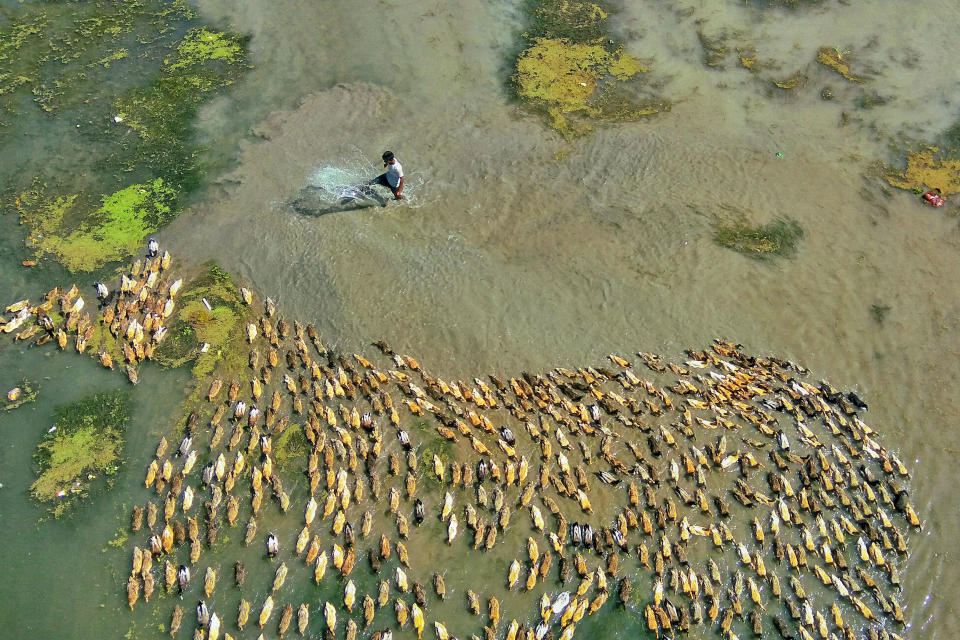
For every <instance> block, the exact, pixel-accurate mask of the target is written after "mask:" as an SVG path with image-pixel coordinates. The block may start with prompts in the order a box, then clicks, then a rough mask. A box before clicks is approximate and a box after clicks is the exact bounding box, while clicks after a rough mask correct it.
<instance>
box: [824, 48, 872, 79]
mask: <svg viewBox="0 0 960 640" xmlns="http://www.w3.org/2000/svg"><path fill="white" fill-rule="evenodd" d="M847 53H848V52H845V51H841V50H840V49H839V48H837V47H820V49H819V50H818V51H817V62H819V63H820V64H822V65H823V66H825V67H827V68H829V69H833V70H834V71H836V72H837V73H839V74H840V75H841V76H843V77H844V78H846V79H847V80H849V81H850V82H855V83H857V84H862V83H863V82H865V81H866V79H865V78H863V77H861V76H857V75H854V74H853V72H852V71H851V70H850V65H849V63H848V62H847V59H846V58H847Z"/></svg>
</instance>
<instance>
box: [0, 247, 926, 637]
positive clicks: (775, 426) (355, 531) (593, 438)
mask: <svg viewBox="0 0 960 640" xmlns="http://www.w3.org/2000/svg"><path fill="white" fill-rule="evenodd" d="M169 266H170V257H169V254H167V253H166V252H164V253H163V254H160V253H159V251H158V249H157V247H155V246H152V247H151V251H150V256H149V257H148V258H147V259H146V261H145V262H140V261H138V263H137V264H136V265H134V268H133V269H132V270H131V271H130V272H129V273H127V274H124V275H123V276H122V278H121V282H120V286H119V287H118V288H117V291H116V292H114V293H111V291H110V289H109V288H108V287H107V286H106V285H102V288H100V287H98V297H99V298H100V299H101V307H100V309H99V312H98V314H97V316H96V317H95V318H92V317H91V316H90V315H89V311H88V309H89V308H90V307H88V306H85V305H84V304H83V298H82V296H81V295H80V294H79V292H78V291H77V288H76V287H75V286H74V287H71V288H70V289H69V290H66V291H63V290H61V289H59V288H58V289H54V290H53V291H51V292H50V293H49V294H47V295H46V296H45V297H44V300H43V302H41V303H40V304H37V305H31V304H30V303H29V302H28V301H21V302H19V303H15V304H13V305H11V306H9V307H7V313H8V316H9V317H6V318H5V319H4V320H3V324H2V325H0V328H2V331H4V332H6V333H11V332H15V331H17V332H18V333H17V334H16V337H17V339H32V338H34V337H36V336H37V334H39V336H40V337H39V339H37V340H36V342H37V343H38V344H40V343H43V342H47V341H56V342H57V343H58V344H59V346H60V348H61V349H67V348H69V347H70V344H72V345H73V347H74V348H75V349H76V350H77V351H79V352H83V351H84V350H85V348H86V346H87V342H88V341H89V340H91V338H92V337H93V336H94V328H95V327H96V326H97V325H102V326H104V327H106V328H108V330H109V332H110V334H111V335H112V336H113V338H114V339H115V340H117V341H118V342H119V343H120V344H121V345H122V351H123V353H124V354H125V359H126V360H127V362H126V371H127V375H128V377H129V378H130V380H131V382H134V383H136V382H137V380H138V377H139V374H138V369H137V366H138V363H140V362H141V361H142V360H144V359H149V358H150V357H151V355H152V352H153V349H155V348H156V346H157V345H158V344H159V343H160V342H161V341H162V340H163V338H164V335H165V332H166V324H167V322H168V321H170V320H171V319H172V317H174V313H175V301H176V298H177V293H178V290H179V289H180V288H181V286H182V280H180V279H174V278H173V277H172V276H171V273H170V271H169ZM240 294H241V297H242V299H243V301H244V303H245V304H246V305H247V306H248V313H249V317H248V319H247V322H245V325H246V326H245V336H244V337H245V342H246V344H247V347H248V349H249V354H248V360H247V362H248V364H249V367H248V368H246V369H245V370H244V371H236V370H233V371H228V370H217V371H215V372H214V373H213V374H212V375H211V379H208V380H204V381H199V382H198V384H201V385H202V388H203V389H205V390H206V393H205V394H203V397H204V398H205V400H206V401H205V402H204V403H203V404H202V406H199V407H197V408H196V409H195V410H193V411H192V412H190V413H189V415H188V416H187V417H186V420H185V422H184V423H183V424H184V425H185V426H184V429H183V431H182V433H179V434H177V435H173V433H172V432H171V433H170V434H168V435H169V436H170V437H171V439H173V440H174V442H175V444H172V445H171V444H169V443H168V440H167V438H166V437H164V438H162V439H161V440H160V442H159V444H158V446H157V449H156V456H155V458H154V459H153V460H152V461H151V462H150V464H149V466H148V468H147V469H146V474H145V481H144V484H145V486H146V487H147V488H148V489H149V490H150V492H151V495H155V498H151V499H148V500H146V502H145V503H144V504H142V505H138V506H136V507H134V509H133V513H132V522H131V526H132V531H133V532H134V535H133V536H131V540H132V541H133V547H132V567H131V571H130V574H129V577H128V579H127V582H126V594H127V600H128V604H129V606H130V608H131V609H133V608H134V607H135V606H137V605H138V603H140V602H141V601H142V602H143V603H150V602H151V598H152V597H153V595H154V593H155V592H156V591H157V589H158V588H162V589H164V590H165V591H166V592H167V593H171V594H184V593H187V592H189V593H188V595H190V594H195V593H196V591H197V590H198V586H197V584H195V583H198V582H199V583H201V585H202V586H200V587H199V589H200V590H202V597H203V599H201V600H200V601H199V602H198V603H197V604H196V606H195V607H194V606H192V605H191V606H190V607H188V610H189V613H185V610H184V608H183V606H181V604H176V605H175V606H174V607H173V610H172V613H171V614H170V615H171V618H170V622H169V625H168V627H167V629H168V630H169V633H170V636H171V637H177V635H178V633H180V632H181V628H182V627H183V626H184V624H185V623H186V624H187V626H189V627H192V629H193V631H192V633H193V637H195V638H207V639H209V640H217V639H218V638H220V637H221V636H222V637H224V638H231V637H235V636H242V635H245V634H246V633H248V632H249V631H248V627H253V626H256V629H254V631H253V633H254V634H255V635H256V634H259V637H261V638H266V637H270V636H273V635H274V632H276V634H277V635H278V636H279V637H281V638H283V637H284V636H285V634H287V633H289V632H290V627H291V626H292V625H294V624H295V625H296V631H297V632H299V634H301V635H309V634H318V633H320V634H322V635H323V636H325V637H328V638H333V637H345V638H347V639H348V640H353V639H354V638H357V637H358V636H361V635H362V636H363V637H370V638H374V639H376V640H389V639H391V638H392V637H393V635H394V634H395V633H396V634H398V635H402V634H403V633H416V635H417V637H418V638H419V637H421V635H422V633H423V631H424V629H425V628H426V627H427V626H428V624H429V626H431V627H432V630H433V632H434V633H435V634H436V636H437V638H439V639H440V640H446V639H447V638H453V637H455V636H454V632H453V630H452V629H448V626H447V624H446V623H445V622H444V621H443V620H441V619H437V617H436V616H433V615H431V614H432V612H431V609H433V608H434V606H433V605H431V600H432V599H434V598H436V599H438V600H444V599H446V598H448V596H450V595H452V594H454V593H456V594H461V595H459V596H458V597H460V598H462V606H463V607H464V609H465V610H468V611H469V612H471V613H472V614H474V615H475V616H476V619H477V624H476V630H475V635H471V636H469V637H474V638H477V637H484V638H487V639H492V638H506V639H507V640H515V639H521V638H522V639H525V640H530V639H536V640H544V639H545V638H560V639H562V640H570V639H571V638H573V637H574V635H575V633H576V629H577V627H578V625H580V624H581V621H582V620H583V619H584V617H586V616H591V615H593V614H595V613H597V612H598V611H601V610H603V609H611V608H614V607H620V608H622V609H623V612H622V613H620V614H617V615H625V616H632V617H635V618H637V619H638V620H639V621H640V622H641V623H642V624H643V625H644V626H646V627H647V628H649V630H650V632H651V634H652V635H656V637H661V636H662V637H676V636H677V635H678V634H685V633H687V632H691V633H694V634H695V635H694V636H693V637H706V636H709V635H717V636H720V637H723V638H730V639H734V638H737V637H738V635H744V636H745V635H752V636H753V637H761V636H762V635H764V634H765V633H768V632H772V631H773V630H774V629H775V630H776V632H777V633H778V634H779V635H780V636H782V637H783V638H787V639H789V638H799V639H803V640H810V639H812V638H822V639H823V640H839V639H841V638H842V639H844V640H849V639H852V638H868V639H870V640H876V639H880V638H883V639H884V640H886V639H897V638H900V637H901V636H900V634H901V633H902V632H903V629H904V625H905V622H906V621H905V613H904V609H903V607H904V605H903V604H902V603H901V600H902V598H901V593H900V590H901V586H900V585H901V577H900V570H901V568H902V566H903V564H904V562H905V560H906V557H907V553H908V547H907V537H908V535H909V533H910V530H911V529H919V528H920V527H921V520H920V517H919V516H918V514H917V512H916V510H915V509H914V507H913V505H912V503H911V501H910V496H909V492H908V488H907V486H906V483H907V482H908V478H909V472H908V470H907V469H906V467H905V466H904V464H903V463H902V462H901V461H900V459H899V458H898V457H897V455H896V454H895V453H894V452H893V451H891V450H889V449H887V448H885V447H884V446H883V445H882V444H881V442H880V440H879V436H878V434H877V433H876V432H875V431H874V429H873V428H872V427H871V426H869V425H868V424H867V423H866V422H865V421H864V419H863V414H864V412H865V411H866V409H867V407H866V404H865V403H864V402H863V401H862V400H861V399H860V398H859V397H858V396H857V395H856V394H854V393H852V392H842V391H838V390H837V389H835V388H834V387H833V386H831V385H830V384H829V383H828V382H825V381H820V382H813V381H812V378H811V377H810V375H809V373H808V372H807V370H805V369H804V368H803V367H801V366H799V365H797V364H794V363H791V362H787V361H784V360H780V359H777V358H773V357H759V356H750V355H746V354H744V353H743V352H742V347H740V346H739V345H734V344H731V343H729V342H726V341H723V340H716V341H715V342H714V343H713V344H712V345H711V347H710V349H709V350H705V351H698V350H692V349H691V350H688V351H687V357H686V359H685V360H684V361H680V362H670V361H668V360H666V359H664V358H662V357H661V356H658V355H655V354H650V353H645V352H640V353H639V354H638V357H637V359H633V358H629V357H626V356H622V355H615V354H611V355H610V356H609V357H608V358H609V363H608V364H606V365H605V366H584V367H579V368H575V369H574V368H562V367H558V368H556V369H553V370H551V371H548V372H545V373H542V374H528V373H523V374H522V375H519V376H516V377H512V378H509V379H506V380H502V379H500V378H498V377H496V376H492V375H491V376H487V377H486V378H479V377H477V378H474V379H473V380H472V381H466V382H464V381H461V380H444V379H442V378H440V377H438V376H435V375H432V374H430V373H429V372H428V371H426V370H425V369H424V368H423V367H421V365H420V363H419V362H418V361H417V360H416V359H415V358H414V357H411V356H408V355H402V354H399V353H397V352H395V351H394V350H393V349H391V347H390V346H389V345H387V344H386V343H384V342H378V343H375V344H376V346H377V347H378V349H379V352H380V353H378V354H376V356H374V355H370V357H369V359H368V357H366V356H364V355H361V354H357V353H354V354H349V355H348V354H344V353H338V352H336V351H335V350H332V349H328V348H327V347H326V346H325V345H324V344H323V342H322V341H321V339H320V337H319V335H318V334H317V332H316V330H315V329H314V327H313V326H312V325H309V324H308V325H306V326H304V325H301V324H300V323H299V322H293V324H292V325H291V324H290V322H288V321H287V320H286V319H284V318H283V317H282V316H281V315H280V314H279V312H278V310H277V307H276V305H275V304H274V303H273V302H272V301H271V300H270V299H269V298H267V299H266V300H264V301H262V302H257V301H255V300H254V297H253V295H252V293H251V292H250V291H248V290H247V289H241V290H240ZM261 308H262V310H263V311H262V313H259V312H256V311H255V310H257V309H261ZM57 310H59V313H57ZM104 335H105V334H104ZM98 358H99V360H100V362H101V363H102V364H103V365H104V366H108V367H111V368H112V367H113V362H112V358H110V356H109V354H108V353H107V351H101V352H100V353H99V354H98ZM301 425H302V426H301ZM289 429H301V430H302V435H303V438H304V441H305V442H306V443H308V444H307V451H306V452H305V454H304V455H303V457H302V458H298V460H302V462H301V463H300V464H301V468H297V469H295V470H291V469H290V468H289V467H287V468H285V469H284V471H283V474H285V477H283V476H282V475H281V470H280V468H279V466H280V465H279V464H277V463H276V462H275V461H274V460H273V458H272V455H273V453H274V452H273V448H274V442H275V441H279V440H280V438H282V437H284V436H285V435H289V434H286V431H287V430H289ZM171 431H172V430H171ZM177 439H179V442H178V443H177V442H176V440H177ZM428 449H429V451H431V452H432V453H431V454H427V455H424V453H425V452H426V451H427V450H428ZM294 486H298V487H301V486H302V491H294V490H293V489H292V488H291V487H294ZM288 489H290V492H291V493H294V494H295V495H296V494H298V493H302V494H303V501H302V502H301V501H300V500H296V501H294V500H293V499H291V497H290V493H288ZM265 511H271V512H273V513H274V514H276V515H277V516H279V515H281V514H286V518H285V519H284V521H285V522H289V523H290V524H287V525H283V526H275V527H273V530H272V531H271V530H265V529H266V527H261V526H259V525H258V522H260V521H262V520H263V517H264V512H265ZM424 523H426V524H427V525H428V526H424ZM434 523H436V524H434ZM440 523H442V525H441V526H437V525H439V524H440ZM224 527H227V528H233V527H241V528H242V530H243V532H244V533H243V535H242V536H237V537H238V538H239V539H242V540H243V543H242V544H244V545H246V546H250V545H258V546H260V548H262V550H263V562H270V563H273V564H272V565H271V567H272V566H276V569H275V571H271V573H272V574H273V579H272V584H270V585H266V586H268V587H269V588H268V589H267V592H266V595H265V596H263V597H262V598H258V599H257V600H256V601H251V600H248V599H245V598H244V597H243V595H244V594H245V593H248V591H245V590H244V588H243V586H244V582H245V580H246V568H245V566H244V564H243V563H242V562H240V561H237V562H236V563H235V564H234V567H233V572H232V573H233V576H232V580H229V579H228V578H225V577H224V576H222V575H220V574H221V573H222V571H223V570H222V568H221V567H222V566H224V563H223V558H222V556H224V555H225V554H227V553H229V549H230V548H231V547H230V546H229V545H228V546H226V547H225V548H222V549H221V548H218V549H217V551H216V554H215V555H216V556H217V560H216V561H211V562H210V563H209V564H208V563H206V562H205V554H206V553H207V552H208V551H209V549H210V548H211V547H212V546H213V545H214V544H215V543H216V540H217V536H218V533H219V532H221V531H222V530H223V528H224ZM229 544H230V545H233V548H239V545H240V544H241V543H240V542H239V540H237V541H236V542H233V541H231V542H230V543H229ZM438 544H446V545H450V549H449V551H451V552H454V553H456V554H458V556H460V557H462V562H461V563H460V564H462V565H469V564H470V563H484V564H485V565H486V563H490V562H494V563H500V562H501V560H499V558H501V557H503V555H504V554H503V553H496V554H489V556H488V557H479V556H478V557H475V558H473V559H471V558H468V557H467V556H468V555H469V554H471V553H472V554H485V553H489V552H490V551H491V550H492V549H494V548H495V547H498V548H500V549H503V550H508V553H507V555H508V557H509V556H512V557H513V559H512V561H508V562H503V565H504V566H502V574H501V575H502V578H503V584H496V585H484V584H456V585H452V586H451V587H450V588H448V586H447V584H446V579H445V576H447V577H449V576H448V573H447V571H446V569H447V567H445V566H430V565H429V564H427V563H429V562H431V561H430V560H423V559H421V560H419V561H415V560H416V558H427V559H429V558H431V557H434V558H435V557H438V555H435V554H430V553H423V552H420V553H418V550H424V549H430V548H431V547H434V546H435V545H438ZM210 555H214V554H212V553H211V554H210ZM412 556H414V557H412ZM358 559H359V560H360V562H359V563H358V562H357V561H358ZM367 571H369V572H372V577H373V580H372V581H371V580H369V579H366V580H361V579H360V578H359V577H358V576H356V574H355V572H367ZM289 572H306V575H308V576H309V577H310V578H311V579H312V581H314V582H315V583H316V584H317V585H321V586H324V587H325V588H324V589H323V590H320V589H319V588H318V590H317V591H316V593H313V592H311V591H309V590H308V591H303V590H300V591H296V592H292V591H293V590H291V589H286V590H284V589H283V586H284V584H285V582H286V580H287V575H288V573H289ZM354 578H357V580H354ZM157 581H160V582H161V584H160V585H157ZM224 582H231V583H232V584H230V585H229V586H223V585H224ZM367 583H369V584H371V585H372V584H375V583H376V584H377V586H376V587H375V588H370V589H369V590H368V592H366V591H367V590H365V589H364V588H363V587H362V586H361V585H362V584H367ZM423 584H429V585H430V586H431V588H430V591H431V592H432V593H430V594H429V595H428V593H427V592H428V589H427V588H425V587H424V586H423ZM330 585H337V586H336V593H337V596H336V597H334V598H324V599H322V601H321V599H320V598H318V597H317V594H319V593H321V592H322V593H324V594H330V593H331V589H330V588H329V587H330ZM191 589H193V591H190V590H191ZM225 589H227V590H230V589H237V590H238V591H237V594H238V595H237V596H235V598H236V599H235V600H234V601H235V602H236V606H235V608H231V609H230V610H219V611H217V610H214V609H215V607H214V606H213V605H212V604H209V602H212V601H211V598H212V596H213V594H214V591H215V590H217V591H223V590H225ZM503 589H509V590H511V591H514V592H516V599H515V600H516V601H515V602H514V598H513V597H512V596H511V598H510V602H509V603H503V604H504V607H505V608H509V609H510V610H511V611H514V610H515V609H517V606H516V605H517V603H526V604H524V605H523V606H526V607H529V611H528V612H527V613H526V615H523V614H522V613H521V612H520V611H517V612H516V613H517V615H516V617H511V619H510V620H506V619H505V618H506V616H504V620H501V601H500V599H498V597H497V596H496V595H495V593H500V594H501V598H502V593H503ZM484 591H486V592H487V593H486V594H484ZM261 592H262V590H261ZM154 601H155V602H163V600H157V599H154ZM179 602H182V598H181V599H180V601H179ZM434 602H436V600H435V601H434ZM141 606H142V605H141ZM380 610H385V611H389V612H390V616H389V619H390V622H391V624H389V625H388V626H382V624H383V617H384V616H379V618H378V619H377V620H376V621H378V622H379V624H374V622H375V616H376V615H377V613H378V611H380ZM194 614H195V615H194ZM251 616H252V620H251ZM428 621H429V622H428ZM451 626H452V625H451ZM410 627H412V631H410V632H407V631H405V630H407V629H408V628H410ZM181 635H182V634H181ZM768 637H769V636H768Z"/></svg>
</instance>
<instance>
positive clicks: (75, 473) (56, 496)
mask: <svg viewBox="0 0 960 640" xmlns="http://www.w3.org/2000/svg"><path fill="white" fill-rule="evenodd" d="M130 414H131V402H130V396H129V394H128V393H127V392H122V391H111V392H106V393H96V394H93V395H91V396H88V397H86V398H83V399H81V400H79V401H77V402H74V403H72V404H68V405H65V406H62V407H60V408H59V409H57V417H56V421H55V424H54V426H55V427H56V430H55V431H54V432H53V433H50V434H47V435H45V436H44V438H43V440H41V441H40V444H39V445H37V450H36V453H35V454H34V457H33V459H34V462H35V464H36V466H37V479H36V480H35V481H34V482H33V484H31V485H30V495H31V496H32V497H33V498H34V499H35V500H37V501H38V502H41V503H43V504H47V505H54V506H52V507H51V511H52V512H53V515H54V516H56V517H59V516H61V515H63V514H64V513H65V512H66V511H67V510H68V509H69V508H70V507H71V506H72V505H73V504H74V503H75V502H76V501H77V499H78V498H79V497H81V496H84V495H86V494H87V493H88V491H89V488H90V486H91V484H92V483H93V481H94V480H95V479H97V478H98V477H99V476H101V475H106V476H110V475H113V474H115V473H116V471H117V469H119V467H120V464H121V458H120V456H121V454H122V453H123V443H124V435H125V432H126V429H127V425H128V424H129V422H130Z"/></svg>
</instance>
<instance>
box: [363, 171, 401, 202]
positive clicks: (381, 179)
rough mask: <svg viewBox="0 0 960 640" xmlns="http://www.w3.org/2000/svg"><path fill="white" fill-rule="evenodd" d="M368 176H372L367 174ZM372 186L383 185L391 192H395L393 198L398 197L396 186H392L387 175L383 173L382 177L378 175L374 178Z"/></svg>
mask: <svg viewBox="0 0 960 640" xmlns="http://www.w3.org/2000/svg"><path fill="white" fill-rule="evenodd" d="M367 175H370V174H367ZM371 184H382V185H383V186H385V187H386V188H387V189H390V191H392V192H393V197H394V198H396V197H397V188H396V187H394V186H392V185H391V184H390V182H389V181H388V180H387V174H385V173H381V174H380V175H378V176H377V177H376V178H374V179H373V180H372V181H371Z"/></svg>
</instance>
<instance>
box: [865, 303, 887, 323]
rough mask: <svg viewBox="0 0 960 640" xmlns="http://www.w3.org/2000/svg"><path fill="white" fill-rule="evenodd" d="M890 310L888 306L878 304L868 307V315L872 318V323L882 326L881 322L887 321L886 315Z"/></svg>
mask: <svg viewBox="0 0 960 640" xmlns="http://www.w3.org/2000/svg"><path fill="white" fill-rule="evenodd" d="M890 308H891V307H890V305H888V304H882V303H879V302H875V303H874V304H872V305H870V315H871V316H872V317H873V321H874V322H876V323H877V324H883V321H884V320H886V319H887V314H888V313H890Z"/></svg>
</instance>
